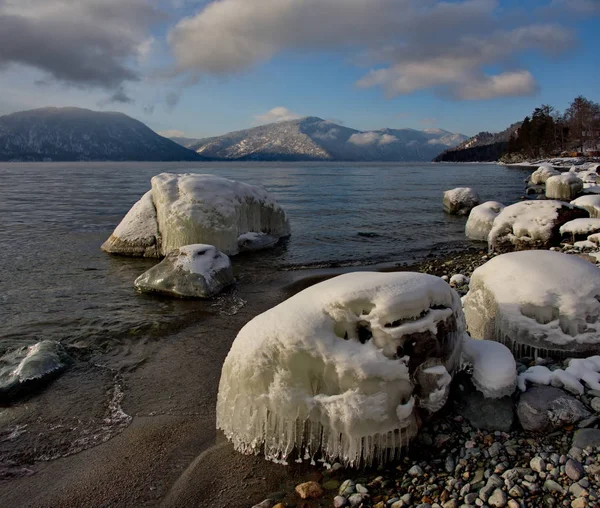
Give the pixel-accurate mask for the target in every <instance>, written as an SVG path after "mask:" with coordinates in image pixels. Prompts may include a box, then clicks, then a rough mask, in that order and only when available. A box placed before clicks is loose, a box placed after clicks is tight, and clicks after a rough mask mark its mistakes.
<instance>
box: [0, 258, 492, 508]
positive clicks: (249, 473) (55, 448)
mask: <svg viewBox="0 0 600 508" xmlns="http://www.w3.org/2000/svg"><path fill="white" fill-rule="evenodd" d="M481 255H482V253H481V252H479V251H476V250H473V251H469V252H467V253H463V254H460V255H455V254H453V255H450V256H448V255H444V256H441V257H439V258H435V259H427V260H425V261H424V262H423V263H421V264H420V265H417V266H413V267H410V268H411V269H415V270H418V269H424V270H426V271H428V272H432V273H436V274H438V275H441V274H442V273H446V272H448V273H449V274H450V275H451V274H452V273H458V272H459V271H461V270H462V271H463V273H464V272H466V271H468V270H469V269H470V267H472V266H473V265H474V263H477V264H479V263H481ZM449 260H451V261H450V263H452V264H451V265H450V268H449V265H448V262H449ZM381 268H382V269H386V270H391V269H392V267H391V266H387V267H381ZM353 269H354V268H353ZM366 269H372V268H366ZM396 269H408V267H397V268H396ZM341 271H345V270H343V269H342V270H337V271H336V270H328V271H326V272H321V273H319V272H318V271H317V272H315V271H313V272H311V273H302V272H293V271H290V272H277V271H270V272H269V271H261V272H253V273H252V274H245V273H242V274H241V276H240V277H239V284H238V286H237V288H236V290H235V292H234V294H231V295H229V297H227V298H230V299H231V298H235V299H238V300H239V299H242V300H244V301H245V302H246V304H245V305H244V306H243V307H242V308H241V309H239V310H238V311H237V313H235V314H234V315H227V314H226V313H225V312H215V313H212V314H210V313H207V314H204V313H202V314H200V315H199V317H198V322H197V323H194V324H192V325H190V326H188V327H185V328H183V329H181V330H180V331H178V332H177V333H173V334H171V335H168V336H165V337H162V338H161V339H160V340H140V341H139V342H137V343H130V344H128V345H127V346H126V347H123V348H121V349H119V350H117V351H115V350H111V351H110V352H108V353H105V354H103V355H96V356H94V358H92V359H85V361H84V359H82V360H81V361H80V362H79V363H77V364H76V365H75V366H74V367H73V368H71V369H70V370H69V371H68V372H67V373H66V374H64V375H63V376H62V377H61V378H59V379H57V380H56V381H54V382H53V383H52V385H51V386H48V387H47V388H46V389H45V390H43V391H41V392H39V393H37V394H35V395H33V396H32V397H31V398H30V399H28V400H27V401H26V403H23V404H21V405H19V409H18V410H16V409H15V408H8V409H3V410H1V411H0V430H3V429H14V428H16V427H17V426H18V425H21V426H23V425H27V426H26V427H24V428H23V429H22V430H23V433H22V434H21V435H18V436H16V437H14V436H11V435H9V434H7V433H4V434H2V433H0V458H2V463H3V464H4V468H3V470H2V471H1V473H2V474H3V479H2V480H0V506H7V507H8V506H10V507H20V506H32V507H41V506H44V507H46V506H47V507H50V506H52V507H63V506H64V507H78V506H82V507H83V506H85V507H89V506H157V505H162V506H170V507H179V506H182V507H183V506H185V507H188V506H198V507H245V506H248V507H249V506H252V505H253V504H255V503H259V502H260V501H262V500H263V499H265V498H266V497H267V496H268V495H269V494H271V493H273V492H284V493H287V496H288V497H287V498H288V499H289V500H293V498H290V497H289V496H290V495H291V494H290V493H292V492H293V487H294V485H295V484H297V483H299V482H300V481H306V480H309V479H318V477H319V475H320V473H319V469H320V468H313V467H311V466H310V465H308V464H302V465H291V466H281V465H276V464H272V463H270V462H266V461H265V460H264V459H263V458H261V457H247V456H243V455H241V454H238V453H236V452H234V450H233V448H232V446H231V445H230V444H229V443H228V442H226V441H225V440H224V438H223V437H222V435H219V434H218V433H217V431H216V429H215V404H216V397H217V389H218V382H219V378H220V373H221V366H222V363H223V361H224V359H225V356H226V355H227V352H228V351H229V348H230V346H231V343H232V342H233V340H234V339H235V336H236V335H237V332H238V331H239V329H240V328H241V327H242V326H243V325H244V324H245V323H246V322H248V321H249V320H250V319H252V317H254V316H256V315H257V314H259V313H261V312H264V311H265V310H267V309H269V308H271V307H273V306H274V305H276V304H277V303H278V302H280V301H282V300H283V299H285V298H287V297H289V296H291V294H293V293H295V292H297V291H300V290H301V289H303V288H304V287H308V286H309V285H311V284H314V283H316V282H319V281H320V280H323V279H324V278H327V277H331V276H333V275H336V274H337V273H340V272H341ZM346 271H347V270H346ZM230 303H231V302H230ZM85 366H87V368H84V367H85ZM90 366H95V367H93V368H90ZM115 390H117V391H115ZM118 390H121V391H122V393H123V394H124V397H123V399H122V400H120V399H119V398H118V397H117V398H115V395H118ZM82 393H83V395H84V396H83V397H82V396H81V395H82ZM75 394H76V395H77V396H75ZM70 400H71V403H69V401H70ZM115 400H116V401H117V402H118V404H117V407H112V406H114V404H112V406H111V402H113V403H114V401H115ZM107 408H108V409H109V411H108V413H107ZM121 409H122V411H123V412H124V415H123V414H122V413H120V410H121ZM107 414H109V416H110V418H112V419H113V420H112V421H111V422H110V423H111V425H103V419H104V418H106V415H107ZM129 417H130V418H129ZM36 425H38V426H40V425H41V427H39V428H37V427H36ZM125 425H127V426H125ZM57 429H58V431H57ZM61 429H63V431H62V432H61ZM113 434H116V435H113ZM105 439H106V441H105V442H102V441H104V440H105ZM86 440H87V441H86ZM81 443H84V444H83V445H82V446H83V447H85V446H89V445H90V444H95V446H92V447H90V448H87V449H85V450H83V451H79V452H78V453H74V452H76V451H77V445H78V444H81ZM86 443H87V444H86ZM96 443H101V444H96ZM44 447H47V448H48V450H47V452H48V453H47V454H46V455H44V454H43V453H41V454H40V450H43V449H44ZM56 452H58V453H59V454H60V453H61V452H62V454H65V453H72V454H70V455H68V456H66V457H62V458H57V459H54V460H47V461H44V460H39V457H40V456H41V457H44V456H52V453H56ZM297 501H298V500H297V499H296V502H297ZM320 502H321V503H323V502H325V499H322V500H321V501H320ZM306 506H319V502H318V501H316V502H314V503H313V504H310V503H309V504H307V505H306Z"/></svg>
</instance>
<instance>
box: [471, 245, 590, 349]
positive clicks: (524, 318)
mask: <svg viewBox="0 0 600 508" xmlns="http://www.w3.org/2000/svg"><path fill="white" fill-rule="evenodd" d="M463 308H464V313H465V317H466V320H467V328H468V330H469V333H470V334H471V336H472V337H473V338H476V339H486V340H495V341H498V342H501V343H503V344H505V345H506V346H507V347H508V348H509V349H511V351H513V353H515V355H516V356H517V357H518V358H520V357H522V356H524V355H525V354H529V353H532V354H535V356H548V355H550V356H552V355H556V356H559V357H560V356H591V355H593V354H595V353H596V352H597V351H598V348H599V347H600V270H598V268H597V267H596V266H594V265H592V264H591V263H589V262H588V261H585V260H583V259H580V258H578V257H576V256H569V255H568V254H563V253H560V252H553V251H523V252H511V253H508V254H502V255H500V256H497V257H495V258H493V259H491V260H490V261H488V262H487V263H485V264H484V265H482V266H480V267H479V268H477V269H476V270H475V271H474V272H473V275H472V276H471V283H470V286H469V292H468V293H467V295H466V296H465V298H464V299H463Z"/></svg>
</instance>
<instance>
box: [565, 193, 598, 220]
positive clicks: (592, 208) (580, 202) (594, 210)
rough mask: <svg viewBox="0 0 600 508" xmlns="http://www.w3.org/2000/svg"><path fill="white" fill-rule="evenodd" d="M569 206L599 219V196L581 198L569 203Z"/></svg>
mask: <svg viewBox="0 0 600 508" xmlns="http://www.w3.org/2000/svg"><path fill="white" fill-rule="evenodd" d="M571 204H572V205H573V206H577V207H579V208H583V209H584V210H587V211H588V213H589V214H590V217H592V218H600V196H598V195H589V196H581V197H579V198H577V199H574V200H573V201H571Z"/></svg>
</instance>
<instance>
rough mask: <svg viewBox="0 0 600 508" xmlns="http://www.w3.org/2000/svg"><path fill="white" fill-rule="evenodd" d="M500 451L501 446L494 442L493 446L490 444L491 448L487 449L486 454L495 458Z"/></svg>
mask: <svg viewBox="0 0 600 508" xmlns="http://www.w3.org/2000/svg"><path fill="white" fill-rule="evenodd" d="M501 451H502V445H501V444H500V443H499V442H498V441H496V442H495V443H494V444H492V446H490V447H489V448H488V453H489V454H490V457H492V458H493V457H497V456H498V455H499V454H500V452H501Z"/></svg>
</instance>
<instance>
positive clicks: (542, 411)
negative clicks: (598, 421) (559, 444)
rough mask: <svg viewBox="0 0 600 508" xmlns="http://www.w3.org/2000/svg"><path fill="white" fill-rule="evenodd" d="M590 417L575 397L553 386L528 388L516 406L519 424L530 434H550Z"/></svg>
mask: <svg viewBox="0 0 600 508" xmlns="http://www.w3.org/2000/svg"><path fill="white" fill-rule="evenodd" d="M590 415H591V413H590V412H589V411H588V410H587V409H586V408H585V406H584V405H583V404H582V403H581V402H579V401H578V400H577V399H576V398H575V397H573V396H572V395H569V394H568V393H565V392H563V391H562V390H560V389H559V388H554V387H553V386H536V387H533V388H530V389H529V390H527V391H526V392H525V393H523V394H522V395H521V397H520V399H519V402H518V404H517V416H518V418H519V423H520V424H521V426H522V427H523V428H524V429H525V430H528V431H531V432H539V433H542V432H552V431H554V430H557V429H560V428H562V427H564V426H566V425H572V424H574V423H577V422H578V421H580V420H583V419H584V418H588V417H589V416H590Z"/></svg>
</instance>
